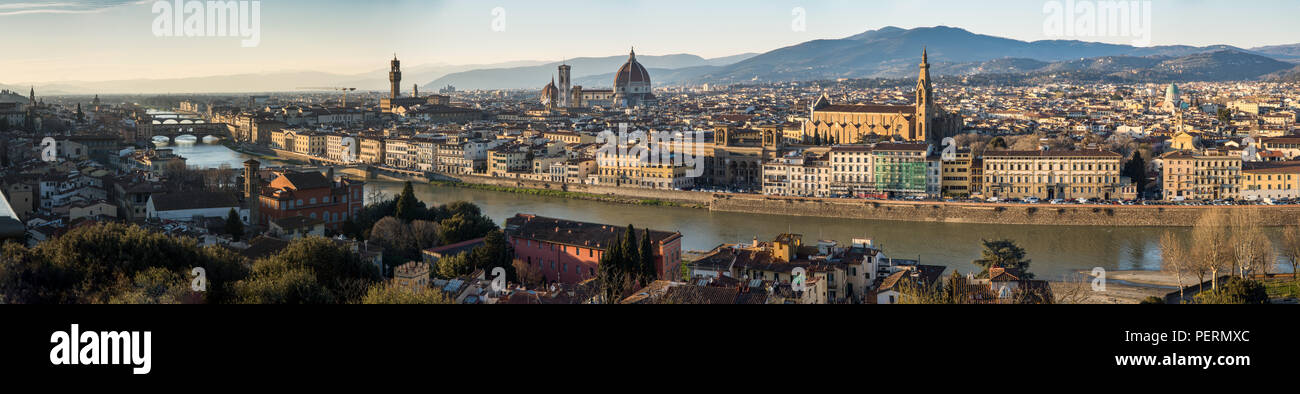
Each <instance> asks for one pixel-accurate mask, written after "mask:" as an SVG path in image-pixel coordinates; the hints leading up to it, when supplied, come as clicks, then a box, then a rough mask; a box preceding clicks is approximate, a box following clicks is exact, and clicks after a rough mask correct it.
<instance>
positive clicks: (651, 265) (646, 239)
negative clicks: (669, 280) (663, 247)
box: [641, 229, 659, 286]
mask: <svg viewBox="0 0 1300 394" xmlns="http://www.w3.org/2000/svg"><path fill="white" fill-rule="evenodd" d="M641 276H642V277H641V286H649V285H650V282H653V281H655V280H657V279H659V270H657V269H655V252H654V246H653V245H651V244H650V229H645V233H644V234H643V235H642V237H641Z"/></svg>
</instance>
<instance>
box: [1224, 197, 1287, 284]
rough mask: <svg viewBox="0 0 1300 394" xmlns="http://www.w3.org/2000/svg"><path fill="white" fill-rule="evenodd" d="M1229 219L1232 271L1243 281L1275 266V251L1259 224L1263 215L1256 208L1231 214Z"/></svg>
mask: <svg viewBox="0 0 1300 394" xmlns="http://www.w3.org/2000/svg"><path fill="white" fill-rule="evenodd" d="M1230 219H1231V237H1232V241H1231V242H1232V247H1233V257H1235V259H1234V260H1233V271H1234V272H1235V273H1236V275H1239V276H1241V277H1242V278H1244V279H1249V276H1250V275H1253V274H1255V273H1257V272H1267V271H1268V269H1269V268H1270V267H1271V266H1272V265H1273V264H1276V262H1277V258H1276V256H1274V254H1275V253H1276V249H1274V248H1273V243H1272V241H1269V240H1268V236H1267V235H1265V234H1264V228H1263V226H1262V225H1261V224H1260V223H1261V222H1262V221H1263V219H1264V218H1263V215H1262V214H1261V213H1260V211H1259V209H1258V208H1245V209H1239V210H1236V211H1234V212H1233V215H1232V217H1231V218H1230Z"/></svg>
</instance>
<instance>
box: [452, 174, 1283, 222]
mask: <svg viewBox="0 0 1300 394" xmlns="http://www.w3.org/2000/svg"><path fill="white" fill-rule="evenodd" d="M437 178H440V179H443V180H446V181H449V182H452V183H457V184H465V185H475V186H473V187H481V186H488V187H487V188H485V189H484V190H498V191H505V192H512V193H525V194H534V195H549V196H555V197H560V198H576V199H583V200H597V201H608V202H619V203H630V204H637V205H643V204H646V203H647V202H650V203H655V201H662V202H664V203H672V205H671V206H686V207H694V208H706V207H707V208H708V209H709V210H710V211H713V212H731V213H746V214H763V215H784V216H799V217H821V218H832V219H861V220H880V221H896V222H934V223H965V224H997V225H1032V226H1096V227H1192V226H1193V225H1195V224H1196V221H1197V219H1199V218H1200V217H1201V216H1202V214H1204V213H1205V212H1206V211H1208V210H1210V209H1226V210H1230V211H1231V210H1240V209H1251V208H1258V209H1264V210H1267V211H1268V213H1269V214H1268V215H1264V216H1263V222H1262V223H1261V224H1262V225H1264V226H1266V227H1282V226H1291V225H1295V223H1300V206H1268V207H1257V206H1173V205H1156V206H1147V205H1100V204H1096V205H1085V204H1071V205H1046V204H1010V203H971V202H943V201H896V200H864V199H845V198H811V197H781V196H765V195H756V194H728V193H705V192H692V191H678V190H659V189H643V188H635V187H610V186H595V185H584V184H571V183H557V182H546V181H533V180H522V179H509V178H497V177H487V176H479V175H446V174H438V175H437ZM458 187H459V186H458Z"/></svg>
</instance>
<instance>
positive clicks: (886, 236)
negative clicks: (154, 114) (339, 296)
mask: <svg viewBox="0 0 1300 394" xmlns="http://www.w3.org/2000/svg"><path fill="white" fill-rule="evenodd" d="M164 147H171V148H174V149H176V153H177V154H180V155H181V156H184V157H186V158H187V159H189V160H188V164H189V165H192V166H201V167H218V166H220V165H221V164H229V165H231V166H232V167H234V168H241V167H242V166H243V164H242V162H243V161H245V160H248V159H249V158H250V157H251V156H248V155H245V154H241V153H238V152H235V151H232V150H230V149H228V148H226V147H225V146H222V145H209V144H194V145H188V146H186V145H185V144H182V145H180V146H164ZM272 164H275V163H272ZM402 186H403V183H402V182H393V181H381V180H370V181H368V183H367V186H366V188H367V192H369V191H370V190H375V189H378V190H382V191H383V192H385V193H387V194H388V195H389V196H393V195H397V194H398V193H400V192H401V190H402ZM414 187H415V195H416V197H418V198H419V199H420V200H421V201H424V202H425V203H426V204H429V205H435V204H446V203H450V202H455V201H470V202H473V203H475V204H478V205H479V206H480V207H481V208H482V209H483V211H484V213H486V214H487V215H488V216H490V217H491V218H492V219H493V220H495V221H496V222H497V223H498V224H500V223H503V222H504V221H505V220H506V219H507V218H509V217H512V216H514V215H515V214H517V213H528V214H535V215H540V216H548V217H556V218H565V219H570V220H578V221H584V222H595V223H604V224H613V225H618V226H626V225H628V224H632V225H634V226H636V227H637V228H645V227H649V228H652V229H656V230H664V231H679V232H681V233H682V235H683V236H684V239H683V244H682V248H683V250H709V249H712V248H714V247H716V246H718V245H720V244H723V243H738V242H752V241H753V239H754V237H758V238H759V239H760V240H765V241H768V240H771V239H772V238H774V237H775V236H776V235H777V234H780V233H796V234H803V239H804V243H805V244H816V242H817V240H822V239H825V240H835V241H839V242H840V243H841V244H847V243H849V242H851V241H852V240H853V239H855V238H864V239H871V240H873V241H874V243H875V245H876V247H878V248H881V249H882V250H884V251H885V254H886V255H888V256H891V257H895V258H904V259H918V260H920V261H921V263H922V264H931V265H943V266H947V267H949V269H950V270H952V269H955V270H957V271H960V272H962V273H967V272H971V271H972V270H975V266H974V265H973V264H971V261H972V260H975V259H978V258H979V257H980V250H981V249H982V246H981V244H980V241H981V240H982V239H1003V238H1006V239H1012V240H1015V241H1016V242H1017V243H1018V244H1019V245H1020V246H1021V247H1023V248H1025V250H1026V252H1027V253H1028V258H1029V259H1032V260H1033V263H1032V264H1031V266H1030V267H1031V269H1030V271H1031V272H1033V273H1035V274H1036V275H1037V277H1038V278H1039V279H1067V277H1069V276H1071V275H1072V274H1074V273H1075V272H1077V271H1078V270H1091V269H1092V268H1094V267H1102V268H1105V269H1107V270H1111V271H1114V270H1159V269H1160V260H1161V257H1160V236H1161V235H1162V234H1164V232H1165V231H1172V232H1174V233H1176V234H1179V235H1180V236H1183V237H1187V236H1188V233H1189V230H1187V229H1181V228H1169V229H1166V228H1159V227H1096V226H1021V225H990V224H960V223H926V222H889V221H872V220H856V219H833V218H815V217H794V216H781V215H756V214H745V213H730V212H710V211H708V210H704V209H691V208H678V207H651V206H635V205H625V204H616V203H605V202H596V201H585V200H569V199H563V198H556V197H543V196H531V195H524V194H514V193H504V192H494V191H486V190H473V189H462V188H454V187H441V186H433V185H428V184H419V183H417V184H415V185H414ZM367 194H368V193H367ZM1271 233H1272V235H1273V236H1274V239H1275V241H1276V239H1277V232H1276V231H1271ZM1275 271H1277V272H1290V268H1289V266H1287V267H1278V268H1277V269H1276V270H1275Z"/></svg>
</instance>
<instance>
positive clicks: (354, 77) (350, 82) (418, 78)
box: [22, 60, 544, 95]
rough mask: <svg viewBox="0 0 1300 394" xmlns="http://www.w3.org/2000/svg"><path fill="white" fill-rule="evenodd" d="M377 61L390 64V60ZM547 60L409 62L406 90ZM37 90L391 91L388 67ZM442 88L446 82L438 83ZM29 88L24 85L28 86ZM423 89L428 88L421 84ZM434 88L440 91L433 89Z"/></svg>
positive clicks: (68, 84)
mask: <svg viewBox="0 0 1300 394" xmlns="http://www.w3.org/2000/svg"><path fill="white" fill-rule="evenodd" d="M377 63H384V64H387V61H386V60H385V61H381V62H377ZM541 63H544V62H542V61H517V62H507V63H496V64H476V65H446V64H430V65H414V66H412V65H406V67H404V68H403V70H402V74H403V75H402V77H403V78H402V79H403V82H402V90H403V91H404V92H409V91H410V89H411V86H413V85H415V84H416V83H418V82H423V81H428V80H431V79H436V78H440V77H442V76H444V75H447V74H450V73H454V72H461V71H465V70H474V69H480V68H494V67H519V66H528V65H536V64H541ZM36 85H37V94H38V95H40V94H50V95H54V94H95V93H104V94H107V93H144V94H157V93H240V92H290V91H296V90H299V89H300V88H307V87H330V86H337V87H350V88H357V89H359V90H363V91H367V90H374V91H388V89H389V83H388V68H387V67H385V68H382V69H376V70H374V71H370V72H366V73H362V74H337V73H327V72H319V71H277V72H269V73H250V74H232V75H214V76H206V77H192V78H166V79H128V80H115V81H75V80H73V81H58V82H49V83H38V84H36ZM438 87H439V88H441V87H442V86H438ZM26 89H27V88H22V90H24V91H25V90H26ZM421 89H425V88H424V87H421ZM432 91H436V89H435V90H432Z"/></svg>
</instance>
